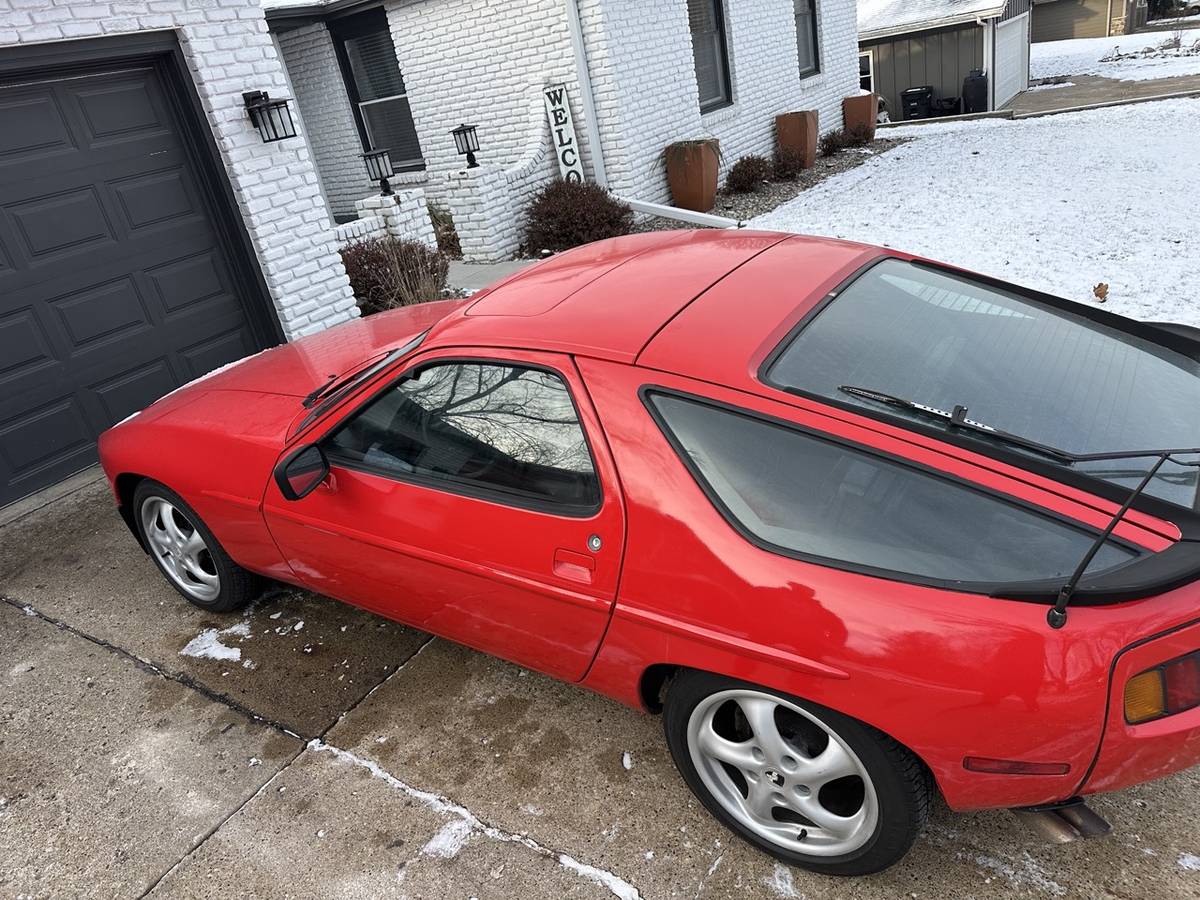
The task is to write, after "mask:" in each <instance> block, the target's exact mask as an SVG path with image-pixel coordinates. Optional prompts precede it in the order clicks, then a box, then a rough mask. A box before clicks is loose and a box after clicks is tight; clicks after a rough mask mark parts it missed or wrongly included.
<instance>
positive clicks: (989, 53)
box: [982, 19, 996, 112]
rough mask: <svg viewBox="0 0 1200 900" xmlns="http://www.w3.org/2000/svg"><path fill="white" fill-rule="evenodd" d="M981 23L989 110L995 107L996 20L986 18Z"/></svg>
mask: <svg viewBox="0 0 1200 900" xmlns="http://www.w3.org/2000/svg"><path fill="white" fill-rule="evenodd" d="M982 24H983V71H984V72H986V73H987V86H988V87H987V108H988V112H991V111H992V110H994V109H995V108H996V73H995V72H994V71H993V69H994V68H995V62H996V20H995V19H988V20H987V21H985V22H983V23H982Z"/></svg>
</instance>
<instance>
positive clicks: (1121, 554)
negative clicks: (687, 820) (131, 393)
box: [100, 231, 1200, 874]
mask: <svg viewBox="0 0 1200 900" xmlns="http://www.w3.org/2000/svg"><path fill="white" fill-rule="evenodd" d="M1198 447H1200V331H1197V330H1196V329H1190V328H1187V327H1185V326H1177V325H1155V324H1147V323H1140V322H1134V321H1132V320H1129V319H1125V318H1122V317H1120V316H1117V315H1112V314H1109V313H1107V312H1105V311H1102V310H1098V309H1094V308H1091V307H1086V306H1082V305H1077V304H1074V303H1071V302H1068V301H1065V300H1061V299H1057V298H1054V297H1050V296H1046V295H1043V294H1040V293H1037V292H1034V291H1030V290H1026V289H1024V288H1019V287H1015V286H1013V285H1009V284H1005V283H1002V282H998V281H995V280H993V279H990V278H985V277H982V276H977V275H971V274H969V273H966V272H963V271H960V270H957V269H953V268H949V267H946V266H943V265H939V264H936V263H933V262H929V261H927V260H922V259H916V258H913V257H910V256H908V255H905V254H902V253H897V252H894V251H891V250H883V249H880V248H877V247H869V246H864V245H861V244H852V243H845V242H841V241H834V240H826V239H818V238H808V237H799V236H791V235H782V234H769V233H761V232H723V231H704V232H683V231H674V232H666V233H659V234H650V235H638V236H632V237H627V238H619V239H616V240H612V241H605V242H601V243H597V244H593V245H589V246H586V247H582V248H579V249H577V250H573V251H570V252H567V253H563V254H560V255H558V256H554V257H552V258H550V259H547V260H545V261H543V262H541V263H538V264H536V265H533V266H531V267H530V268H529V269H527V270H525V271H524V272H521V273H519V274H517V275H515V276H513V277H510V278H508V279H507V280H504V281H502V282H500V283H498V284H496V285H494V286H493V287H491V288H489V289H487V290H485V291H482V292H480V293H478V294H476V295H475V296H473V297H471V298H469V299H467V300H456V301H443V302H436V303H429V304H424V305H420V306H415V307H409V308H406V309H402V310H398V311H395V312H391V313H385V314H381V315H376V316H372V317H370V318H367V319H361V320H359V321H356V322H354V323H351V324H347V325H342V326H338V327H336V328H332V329H330V330H328V331H326V332H324V333H322V334H318V335H314V336H312V337H308V338H304V339H303V340H298V341H296V342H294V343H290V344H286V345H284V346H280V347H276V348H274V349H271V350H268V351H266V352H264V353H261V354H259V355H258V356H255V357H251V358H249V359H246V360H243V361H242V362H239V363H236V364H234V365H233V366H231V367H227V368H226V369H224V370H220V371H218V372H216V373H212V374H210V375H209V376H206V377H204V378H201V379H199V380H198V381H195V382H193V383H191V384H190V385H188V386H186V387H184V388H182V389H180V390H178V391H176V392H175V393H173V394H170V395H168V396H167V397H164V398H163V399H161V400H159V401H158V402H156V403H154V404H153V405H151V406H150V407H149V408H147V409H146V410H144V411H143V412H141V413H139V414H137V415H136V416H134V417H133V418H132V419H130V420H128V421H126V422H124V423H122V424H120V425H117V426H116V427H114V428H112V429H111V430H109V431H108V432H106V433H105V434H104V436H103V437H102V438H101V441H100V454H101V459H102V462H103V465H104V469H105V472H106V473H107V475H108V477H109V479H110V481H111V484H112V490H113V493H114V495H115V497H116V500H117V503H118V504H119V507H120V512H121V515H122V516H123V517H124V518H125V520H126V521H127V522H128V524H129V526H130V527H131V529H132V530H133V531H134V533H135V535H136V536H137V538H138V540H139V541H140V542H141V544H142V546H143V548H145V550H146V551H147V552H148V553H149V554H150V555H151V557H153V559H154V561H155V563H157V565H158V567H159V568H160V569H161V570H162V572H163V574H164V575H165V576H166V578H167V579H168V580H169V581H170V583H171V584H172V585H173V586H174V587H175V588H176V589H177V590H178V591H179V592H180V593H181V594H183V596H184V597H186V598H187V599H188V600H190V601H191V602H192V603H194V604H196V605H197V606H200V607H202V608H204V609H207V610H211V611H214V612H223V611H227V610H233V609H235V608H237V607H238V606H240V605H242V604H244V603H246V602H247V601H249V600H250V599H252V598H253V597H254V596H255V593H256V591H257V590H258V588H259V586H260V584H261V583H262V582H263V579H277V580H279V581H284V582H288V583H291V584H294V585H299V586H301V587H304V588H308V589H310V590H313V591H318V592H320V593H322V594H328V595H330V596H332V597H336V598H338V599H340V600H344V601H346V602H348V603H352V604H354V605H356V606H361V607H363V608H365V609H369V610H371V611H373V612H376V613H378V614H380V615H383V616H387V617H388V618H391V619H395V620H397V621H399V622H403V623H405V624H407V625H411V626H413V627H415V628H419V629H422V630H425V631H428V632H432V633H434V634H437V635H441V636H443V637H446V638H449V639H451V640H454V641H458V642H461V643H463V644H466V645H468V646H471V647H474V648H477V649H479V650H482V651H484V652H487V653H492V654H495V655H497V656H500V657H503V658H505V659H508V660H511V661H513V662H514V663H517V664H519V665H522V666H526V667H529V668H532V669H535V670H537V671H540V672H544V673H546V674H548V675H552V676H554V677H555V678H559V679H562V680H564V681H572V682H578V683H579V684H581V685H583V686H584V687H587V688H591V689H592V690H594V691H598V692H600V693H602V694H606V695H608V696H610V697H613V698H616V699H617V700H619V701H621V702H623V703H626V704H629V705H630V706H633V707H637V708H640V709H644V710H651V711H659V710H661V712H662V714H663V722H664V726H665V730H666V738H667V742H668V744H669V745H670V749H671V753H672V755H673V757H674V760H675V763H676V765H677V766H678V768H679V770H680V772H681V773H682V776H683V778H684V779H685V780H686V781H687V783H688V785H689V787H690V788H691V789H692V790H693V791H694V792H695V793H696V795H697V796H698V797H699V799H700V800H701V801H702V802H703V803H704V805H705V806H706V807H707V808H708V809H709V810H710V811H711V812H712V813H713V815H715V816H716V817H717V818H718V819H720V820H721V821H722V822H723V823H724V824H725V825H726V826H728V827H729V828H730V829H732V830H733V831H734V832H736V833H737V834H739V835H740V836H742V837H743V838H745V839H746V840H748V841H750V842H752V843H754V844H756V845H758V846H759V847H761V848H762V849H763V850H765V851H767V852H768V853H771V854H773V855H774V856H776V857H778V858H779V859H781V860H784V861H786V862H789V863H792V864H795V865H799V866H804V867H807V868H810V869H814V870H817V871H822V872H827V873H833V874H862V873H867V872H873V871H877V870H879V869H882V868H884V867H886V866H888V865H890V864H891V863H893V862H895V861H896V860H898V859H899V858H900V857H901V856H903V855H904V853H905V852H906V851H907V850H908V849H909V847H910V846H911V845H912V843H913V841H914V840H915V838H916V837H917V835H918V834H919V832H920V829H921V827H922V824H923V822H924V820H925V817H926V814H927V811H928V809H929V805H930V800H931V797H932V795H933V793H934V792H935V791H940V793H941V795H942V796H943V797H944V798H945V801H946V803H947V804H949V806H950V807H951V808H952V809H955V810H972V809H983V808H996V807H1008V808H1018V809H1024V810H1026V811H1027V812H1028V814H1029V815H1031V816H1035V817H1040V818H1041V819H1043V820H1045V821H1043V823H1042V824H1044V825H1045V824H1046V823H1047V822H1050V823H1051V824H1052V826H1053V823H1057V827H1059V828H1060V830H1061V831H1063V832H1070V834H1069V835H1068V836H1079V835H1080V834H1083V835H1087V834H1091V833H1095V832H1098V831H1103V830H1105V828H1106V823H1104V822H1103V820H1102V819H1100V818H1099V816H1097V815H1096V814H1095V813H1093V812H1091V811H1090V810H1089V809H1088V808H1087V806H1086V805H1085V804H1084V802H1083V800H1082V799H1081V798H1082V797H1083V796H1084V795H1087V794H1091V793H1094V792H1097V791H1111V790H1114V789H1118V788H1122V787H1126V786H1128V785H1132V784H1136V783H1139V782H1142V781H1146V780H1149V779H1153V778H1159V777H1162V776H1165V775H1169V774H1171V773H1173V772H1176V771H1179V770H1181V769H1183V768H1186V767H1188V766H1191V765H1193V764H1195V763H1196V762H1197V761H1200V512H1198V511H1197V488H1198V485H1200V467H1198V466H1200V449H1197V448H1198Z"/></svg>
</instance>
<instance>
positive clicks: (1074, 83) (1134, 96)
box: [1005, 75, 1200, 116]
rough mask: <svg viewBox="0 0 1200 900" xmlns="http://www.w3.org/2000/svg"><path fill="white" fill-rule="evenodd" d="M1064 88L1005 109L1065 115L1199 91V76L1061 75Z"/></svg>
mask: <svg viewBox="0 0 1200 900" xmlns="http://www.w3.org/2000/svg"><path fill="white" fill-rule="evenodd" d="M1062 80H1063V81H1064V82H1071V83H1070V84H1069V85H1067V86H1064V87H1045V88H1042V89H1041V90H1029V91H1025V92H1024V93H1022V94H1018V95H1017V96H1016V98H1014V99H1013V101H1012V102H1011V103H1009V104H1008V105H1007V106H1006V107H1005V109H1011V110H1012V111H1013V114H1014V115H1015V116H1023V115H1029V114H1043V113H1050V112H1065V111H1067V110H1070V109H1074V108H1076V107H1080V106H1090V105H1092V104H1096V103H1115V102H1129V101H1133V100H1140V99H1148V98H1150V97H1161V96H1163V95H1171V94H1175V93H1182V92H1184V91H1196V90H1200V75H1181V76H1179V77H1177V78H1153V79H1149V80H1146V81H1117V80H1116V79H1113V78H1102V77H1101V76H1099V75H1070V76H1064V77H1063V79H1062Z"/></svg>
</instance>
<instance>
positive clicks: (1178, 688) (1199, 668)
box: [1163, 653, 1200, 715]
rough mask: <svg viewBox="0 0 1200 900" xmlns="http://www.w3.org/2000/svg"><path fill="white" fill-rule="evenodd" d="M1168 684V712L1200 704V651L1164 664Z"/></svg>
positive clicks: (1180, 710) (1164, 676) (1176, 711)
mask: <svg viewBox="0 0 1200 900" xmlns="http://www.w3.org/2000/svg"><path fill="white" fill-rule="evenodd" d="M1163 681H1164V682H1165V683H1166V686H1167V713H1168V715H1169V714H1171V713H1179V712H1183V711H1184V710H1188V709H1191V708H1192V707H1194V706H1200V653H1193V654H1191V655H1190V656H1185V657H1183V658H1182V659H1177V660H1175V661H1174V662H1169V663H1167V664H1166V665H1165V666H1163Z"/></svg>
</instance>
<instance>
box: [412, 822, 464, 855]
mask: <svg viewBox="0 0 1200 900" xmlns="http://www.w3.org/2000/svg"><path fill="white" fill-rule="evenodd" d="M470 836H471V823H470V822H468V821H467V820H466V819H452V820H451V821H449V822H447V823H446V824H445V825H443V826H442V828H441V830H440V831H439V832H438V833H437V834H435V835H434V836H433V837H431V838H430V839H429V840H428V842H426V844H425V846H424V847H422V848H421V855H422V856H437V857H439V858H441V859H452V858H453V857H455V856H458V851H459V850H461V849H462V848H463V845H464V844H465V843H466V842H467V839H468V838H470Z"/></svg>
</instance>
